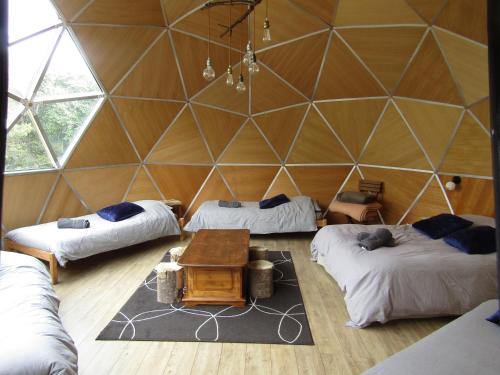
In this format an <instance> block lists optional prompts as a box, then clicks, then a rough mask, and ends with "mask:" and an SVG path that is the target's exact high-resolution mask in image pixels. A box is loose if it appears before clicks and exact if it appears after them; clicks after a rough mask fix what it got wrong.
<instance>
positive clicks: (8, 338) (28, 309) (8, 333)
mask: <svg viewBox="0 0 500 375" xmlns="http://www.w3.org/2000/svg"><path fill="white" fill-rule="evenodd" d="M0 301H1V303H0V374H2V375H4V374H6V375H7V374H8V375H26V374H30V375H47V374H50V375H55V374H58V375H61V374H64V375H76V374H77V373H78V364H77V350H76V347H75V344H74V343H73V340H72V339H71V337H70V336H69V335H68V333H67V332H66V331H65V329H64V328H63V326H62V323H61V320H60V318H59V315H58V309H59V299H58V298H57V296H56V294H55V292H54V289H53V288H52V285H51V281H50V276H49V274H48V272H47V271H46V269H45V266H44V265H43V264H42V263H41V262H40V261H39V260H37V259H35V258H33V257H30V256H27V255H24V254H16V253H11V252H5V251H0Z"/></svg>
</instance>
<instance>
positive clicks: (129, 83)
mask: <svg viewBox="0 0 500 375" xmlns="http://www.w3.org/2000/svg"><path fill="white" fill-rule="evenodd" d="M113 95H123V96H139V97H143V98H158V99H177V100H184V99H185V97H184V90H183V88H182V83H181V78H180V76H179V70H178V69H177V64H176V62H175V57H174V53H173V51H172V47H171V45H170V40H169V37H168V34H166V33H164V34H163V35H162V37H161V38H160V39H158V40H157V41H156V43H155V44H154V46H153V47H152V48H151V49H150V50H149V51H148V52H147V53H146V55H145V56H144V57H143V58H142V60H141V61H140V62H139V63H138V64H137V65H136V66H135V68H134V69H133V70H132V71H131V72H130V73H129V75H128V76H127V77H126V78H125V80H124V81H123V82H122V83H121V84H120V86H118V88H117V89H116V90H115V91H114V92H113Z"/></svg>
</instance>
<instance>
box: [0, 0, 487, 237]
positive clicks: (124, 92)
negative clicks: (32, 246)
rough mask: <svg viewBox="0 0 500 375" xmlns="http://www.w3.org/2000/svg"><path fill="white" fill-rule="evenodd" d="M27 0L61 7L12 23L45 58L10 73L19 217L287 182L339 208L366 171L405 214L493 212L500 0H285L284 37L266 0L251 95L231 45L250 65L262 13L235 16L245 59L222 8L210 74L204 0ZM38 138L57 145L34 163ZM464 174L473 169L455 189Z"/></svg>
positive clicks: (9, 192) (13, 214) (194, 200)
mask: <svg viewBox="0 0 500 375" xmlns="http://www.w3.org/2000/svg"><path fill="white" fill-rule="evenodd" d="M15 3H24V10H23V12H28V13H29V12H34V13H33V14H34V15H35V16H36V14H37V13H38V14H41V13H40V12H42V10H40V9H41V8H42V7H46V8H50V7H53V9H55V12H57V13H55V14H56V16H55V18H54V16H51V17H39V18H40V19H42V18H43V20H44V22H46V23H39V24H36V23H30V25H31V26H30V27H31V28H30V29H29V30H22V32H19V33H18V34H17V35H16V36H12V35H11V42H12V43H13V44H12V45H11V47H10V52H11V59H15V54H14V53H13V52H12V51H14V50H15V49H21V48H23V49H25V50H26V51H33V53H31V55H30V56H33V59H30V60H29V61H24V62H22V63H20V62H15V63H12V62H11V68H10V69H11V71H10V74H11V75H12V74H14V73H16V72H18V71H20V72H26V74H25V73H21V74H20V76H21V77H23V80H24V84H25V87H27V88H26V91H22V90H19V91H16V90H15V88H14V86H12V87H10V89H9V92H10V94H11V96H10V97H11V99H10V100H9V120H10V123H11V126H10V128H9V135H8V137H9V139H8V157H9V155H10V156H11V157H12V158H11V159H12V165H13V166H14V167H12V168H11V170H17V171H18V172H17V174H15V175H12V176H8V177H7V178H6V193H5V199H4V201H5V205H6V207H5V220H4V223H5V226H6V227H7V229H11V228H14V227H18V226H21V225H29V224H33V223H36V222H40V221H42V222H43V221H49V220H55V219H57V218H58V217H60V216H75V215H78V214H82V213H85V212H87V211H95V210H96V209H99V208H101V207H102V206H104V205H107V204H111V203H115V202H117V201H121V200H123V199H127V200H136V199H148V198H151V199H160V198H177V199H180V200H182V201H183V203H184V205H185V207H186V209H187V212H188V215H189V214H191V213H192V212H193V211H194V210H195V209H196V208H197V207H198V206H199V205H200V204H201V202H203V201H204V200H207V199H232V198H234V199H239V200H259V199H262V198H263V197H264V196H270V195H272V194H275V193H281V192H284V193H286V194H289V195H297V194H304V195H310V196H312V197H313V198H315V199H317V200H318V201H319V203H320V205H321V206H322V208H323V209H326V208H327V206H328V205H329V203H330V202H331V200H332V199H333V198H334V196H335V195H336V193H337V192H338V191H339V190H341V189H343V190H345V189H356V188H357V183H358V180H359V179H360V178H361V177H365V178H368V179H376V180H382V181H384V184H385V193H384V209H383V211H382V216H383V219H384V221H385V222H387V223H397V222H408V221H413V220H415V219H416V218H419V217H422V216H430V215H432V214H435V213H438V212H458V213H461V212H473V213H480V214H490V215H491V214H493V196H492V180H491V157H490V144H489V142H490V136H489V119H488V116H489V113H488V111H489V108H488V107H489V102H488V95H489V94H488V70H487V36H486V1H485V0H480V1H474V2H472V1H468V0H433V1H429V0H379V1H372V0H318V1H306V0H289V1H287V0H269V19H270V21H271V32H272V41H271V42H270V43H264V42H262V27H261V26H262V24H263V21H264V17H265V6H264V3H265V1H264V2H262V3H261V4H259V5H257V7H256V10H255V17H256V25H257V28H256V52H257V59H258V62H259V64H260V72H259V73H258V74H257V75H253V76H251V77H249V75H248V73H247V72H246V70H245V69H243V73H244V75H245V80H246V83H247V87H248V89H247V91H246V92H245V93H243V94H239V93H237V92H236V91H234V88H228V87H227V86H226V85H225V74H224V73H225V71H226V68H227V65H228V63H229V59H231V63H232V64H233V68H234V70H235V72H236V73H239V69H240V68H239V63H238V61H239V59H240V53H239V50H241V49H243V48H244V47H245V44H246V41H247V39H248V26H249V25H248V24H247V23H246V22H243V23H242V24H240V25H239V26H237V27H236V29H235V30H234V33H233V37H232V53H231V57H229V53H228V52H229V49H228V44H229V40H228V38H227V37H224V38H219V35H220V34H221V32H222V31H224V28H223V26H221V25H224V24H227V8H225V7H215V8H213V9H212V13H211V16H212V22H211V35H212V43H211V57H212V60H213V61H214V67H215V70H216V74H217V76H216V79H215V80H214V81H212V82H206V81H205V80H204V79H203V77H202V74H201V71H202V69H203V67H204V64H205V61H206V58H207V15H206V11H202V10H200V8H201V7H202V6H203V4H204V2H203V1H197V0H191V1H187V0H142V1H135V0H121V1H117V0H93V1H89V0H54V1H53V2H51V1H49V0H45V1H39V0H31V1H29V0H25V1H19V2H18V1H17V0H16V1H15ZM244 11H245V8H244V7H240V6H235V7H233V17H234V18H236V17H237V16H238V15H239V14H241V13H242V12H244ZM57 15H58V16H59V18H58V17H57ZM35 16H34V17H35ZM12 17H23V15H19V16H15V15H13V16H12ZM12 17H11V22H17V21H16V20H14V21H13V19H12ZM24 17H26V16H24ZM49 20H50V22H49ZM40 22H41V21H40ZM250 23H251V25H250V26H252V25H253V19H252V20H251V22H250ZM30 35H34V36H30ZM35 40H36V42H35ZM42 40H43V42H42ZM43 43H45V44H43ZM73 43H74V44H73ZM42 45H43V46H44V47H41V46H42ZM74 46H76V47H74ZM62 49H64V50H65V51H70V50H72V49H73V52H71V53H70V52H65V53H62V52H59V51H60V50H62ZM35 51H36V52H35ZM69 55H71V56H73V58H72V60H67V59H69V58H68V57H66V56H69ZM12 56H14V57H12ZM58 56H62V57H58ZM65 59H66V60H65ZM58 60H61V61H59V62H58ZM11 61H14V60H11ZM44 62H45V63H44ZM85 62H86V63H87V64H88V68H89V71H86V70H85V69H84V68H85V67H86V66H87V64H85ZM76 72H77V73H78V74H77V73H76ZM75 76H77V77H80V78H79V80H78V82H70V83H69V84H68V83H67V82H66V81H65V80H64V79H62V78H64V77H66V78H65V79H69V78H68V77H73V78H74V77H75ZM30 77H38V79H36V78H30ZM47 77H49V78H50V79H51V80H52V81H50V82H49V78H47ZM51 77H52V78H51ZM61 77H62V78H61ZM58 78H61V79H60V80H59V81H58ZM94 78H95V81H94ZM62 81H63V82H62ZM70 81H71V80H70ZM44 82H46V84H45V85H44ZM54 82H55V83H54ZM82 82H85V83H82ZM58 83H59V86H58ZM50 84H51V85H50ZM60 86H61V87H60ZM44 87H45V88H44ZM51 90H52V91H51ZM101 90H102V91H101ZM75 108H76V109H75ZM54 113H56V114H57V113H59V115H58V116H55V115H54ZM61 117H62V118H64V119H65V120H64V121H63V120H61ZM51 121H52V122H51ZM47 124H49V125H47ZM51 124H52V125H51ZM21 125H22V126H21ZM20 128H23V129H21V130H23V131H25V130H24V129H25V128H28V130H29V129H32V131H31V133H32V134H31V133H30V134H31V135H30V137H31V138H33V139H35V140H38V141H37V142H32V141H30V142H24V141H23V139H24V138H22V136H24V137H26V134H24V133H22V132H21V133H22V134H21V136H18V138H17V139H20V141H18V142H17V143H16V144H15V146H16V147H17V148H15V147H13V145H14V143H13V142H10V141H9V140H10V139H11V138H13V136H14V135H16V133H15V131H16V129H20ZM68 129H69V130H68ZM25 132H26V131H25ZM28 133H29V132H28ZM11 134H12V135H11ZM23 134H24V135H23ZM34 136H36V138H34ZM31 138H30V140H31ZM25 144H29V145H30V147H34V146H31V145H32V144H36V145H37V146H36V147H35V149H34V150H31V149H29V150H28V152H27V151H26V147H25ZM23 147H24V149H23ZM9 150H10V151H9ZM9 152H10V154H9ZM23 152H24V153H26V155H28V156H29V155H32V154H35V155H38V156H39V155H45V156H46V159H43V158H42V159H40V160H43V162H41V163H39V165H34V164H33V162H30V161H29V160H28V161H29V162H28V163H24V164H23V162H21V161H20V160H18V159H19V158H17V159H16V155H17V156H18V155H21V154H22V153H23ZM30 157H31V156H30ZM37 160H38V159H37ZM16 163H17V164H16ZM50 168H53V169H54V170H53V171H51V170H48V171H44V172H40V171H38V170H39V169H50ZM28 169H36V171H34V172H33V171H32V172H30V173H24V172H25V171H26V170H28ZM453 175H460V176H462V183H461V185H460V187H459V189H457V190H456V191H453V192H448V191H446V190H445V189H444V184H445V183H446V182H447V181H449V180H450V179H451V176H453ZM33 184H36V185H37V187H38V188H37V192H36V193H33V191H32V186H33ZM27 196H28V198H26V197H27ZM26 200H28V201H29V205H28V204H21V203H25V202H26Z"/></svg>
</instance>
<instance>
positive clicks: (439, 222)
mask: <svg viewBox="0 0 500 375" xmlns="http://www.w3.org/2000/svg"><path fill="white" fill-rule="evenodd" d="M471 225H472V221H469V220H465V219H463V218H461V217H460V216H455V215H452V214H440V215H437V216H433V217H430V218H428V219H425V220H420V221H417V222H416V223H413V224H412V226H413V228H415V229H416V230H418V231H419V232H421V233H423V234H425V235H427V236H429V237H430V238H432V239H433V240H437V239H438V238H441V237H444V236H446V235H448V234H450V233H453V232H456V231H457V230H460V229H464V228H467V227H470V226H471Z"/></svg>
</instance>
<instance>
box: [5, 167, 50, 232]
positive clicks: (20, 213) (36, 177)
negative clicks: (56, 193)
mask: <svg viewBox="0 0 500 375" xmlns="http://www.w3.org/2000/svg"><path fill="white" fill-rule="evenodd" d="M56 178H57V173H56V172H49V173H33V174H26V175H20V176H15V175H14V176H5V177H4V192H3V207H2V224H3V225H4V226H5V227H6V228H7V229H9V230H10V229H15V228H19V227H24V226H27V225H33V224H36V222H37V220H38V217H39V216H40V214H41V211H42V208H43V206H44V204H45V200H46V199H47V197H48V195H49V193H50V191H51V189H52V187H53V186H54V183H55V182H56Z"/></svg>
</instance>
